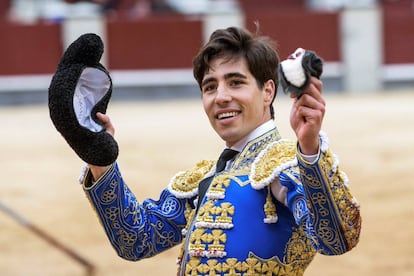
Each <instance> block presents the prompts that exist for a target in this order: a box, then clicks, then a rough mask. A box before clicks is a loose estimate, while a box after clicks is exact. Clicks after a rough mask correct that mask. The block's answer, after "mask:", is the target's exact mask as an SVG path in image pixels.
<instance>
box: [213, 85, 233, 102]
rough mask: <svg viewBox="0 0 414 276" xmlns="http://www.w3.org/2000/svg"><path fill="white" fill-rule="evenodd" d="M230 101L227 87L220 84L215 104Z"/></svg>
mask: <svg viewBox="0 0 414 276" xmlns="http://www.w3.org/2000/svg"><path fill="white" fill-rule="evenodd" d="M230 100H231V93H230V91H229V89H228V87H227V86H226V85H224V84H220V85H219V86H218V87H217V94H216V102H223V101H224V102H226V101H230Z"/></svg>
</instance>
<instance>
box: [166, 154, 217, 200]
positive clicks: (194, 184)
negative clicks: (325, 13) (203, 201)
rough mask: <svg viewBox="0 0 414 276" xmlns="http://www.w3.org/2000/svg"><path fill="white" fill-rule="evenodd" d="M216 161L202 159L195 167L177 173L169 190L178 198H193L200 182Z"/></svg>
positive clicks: (169, 185)
mask: <svg viewBox="0 0 414 276" xmlns="http://www.w3.org/2000/svg"><path fill="white" fill-rule="evenodd" d="M215 162H216V161H214V160H202V161H200V162H198V163H197V164H196V165H195V166H194V167H193V168H191V169H189V170H187V171H182V172H179V173H177V174H176V175H175V176H173V177H172V178H171V180H170V183H169V184H168V190H169V191H170V192H171V193H172V194H174V195H175V196H176V197H178V198H191V197H194V196H196V195H197V194H198V184H199V183H200V181H201V180H202V179H203V178H204V177H205V175H206V174H208V173H209V172H210V171H211V170H212V167H213V165H214V164H215Z"/></svg>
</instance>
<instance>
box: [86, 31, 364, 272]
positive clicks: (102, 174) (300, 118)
mask: <svg viewBox="0 0 414 276" xmlns="http://www.w3.org/2000/svg"><path fill="white" fill-rule="evenodd" d="M193 65H194V77H195V79H196V80H197V82H198V84H199V86H200V89H201V94H202V102H203V107H204V110H205V112H206V115H207V117H208V119H209V121H210V123H211V125H212V127H213V129H214V130H215V131H216V132H217V134H218V135H219V136H220V137H221V138H222V139H223V141H224V142H225V146H226V148H228V149H232V150H235V153H233V154H235V155H233V156H230V157H228V159H230V160H228V161H225V165H224V166H223V168H219V165H217V166H216V163H217V161H216V160H214V161H206V160H203V161H200V162H199V163H198V164H196V165H195V167H194V168H192V169H190V170H187V171H185V172H182V173H178V174H177V175H175V176H174V177H173V178H172V179H171V182H170V183H169V185H168V187H166V188H165V189H164V190H163V191H162V192H161V195H160V198H159V200H157V201H154V200H150V199H147V200H145V201H143V202H142V203H141V204H140V203H138V201H137V199H136V198H135V196H134V195H133V193H132V191H131V190H130V189H129V188H128V186H127V185H126V184H125V182H124V180H123V179H122V177H121V173H120V169H119V167H118V165H117V163H116V162H115V163H114V164H112V165H109V166H94V165H89V169H88V170H87V172H86V174H85V175H84V176H83V179H82V183H83V185H84V189H85V192H86V193H87V195H88V198H89V199H90V202H91V204H92V206H93V207H94V209H95V210H96V212H97V214H98V217H99V219H100V220H101V222H102V225H103V227H104V229H105V231H106V234H107V236H108V238H109V240H110V242H111V244H112V245H113V247H114V248H115V250H116V251H117V253H118V254H119V255H120V256H121V257H123V258H125V259H128V260H139V259H142V258H147V257H151V256H153V255H156V254H157V253H159V252H161V251H163V250H166V249H169V248H171V247H173V246H175V245H177V244H180V243H181V244H182V250H181V254H180V256H179V271H178V273H179V275H303V273H304V271H305V269H306V267H307V266H308V265H309V263H310V262H311V261H312V259H313V257H314V255H315V254H316V253H317V252H319V253H321V254H326V255H339V254H343V253H345V252H347V251H349V250H350V249H352V248H353V247H354V246H356V244H357V243H358V240H359V233H360V226H361V219H360V213H359V206H358V203H357V202H356V200H355V199H354V198H353V197H352V195H351V194H350V192H349V189H348V186H347V177H346V175H345V174H344V173H343V172H342V171H341V170H340V169H339V167H338V162H337V160H336V157H335V156H334V155H333V154H332V153H331V151H330V150H329V147H328V143H327V138H326V136H325V135H324V134H323V133H322V132H321V126H322V121H323V117H324V113H325V100H324V99H323V97H322V82H321V81H320V80H318V79H317V78H315V77H312V78H311V79H310V84H309V86H307V88H306V89H305V91H304V93H303V95H301V96H300V97H297V98H294V99H293V106H292V110H291V115H290V122H291V126H292V128H293V130H294V132H295V134H296V137H297V141H287V140H284V139H281V137H280V135H279V133H278V130H277V128H276V127H275V125H274V122H273V120H272V119H273V117H274V112H273V107H272V103H273V101H274V98H275V95H276V91H277V86H278V69H277V68H278V66H279V58H278V56H277V53H276V52H275V50H274V49H273V47H272V43H271V41H270V40H269V39H268V38H265V37H260V36H254V35H252V34H251V33H249V32H248V31H247V30H244V29H241V28H233V27H232V28H227V29H222V30H217V31H216V32H214V33H213V34H212V35H211V37H210V40H209V41H208V42H207V44H206V45H205V46H204V47H203V48H202V49H201V50H200V52H199V53H198V55H197V56H196V57H195V58H194V61H193ZM97 116H98V118H99V119H100V121H101V122H102V123H103V125H104V126H105V128H106V130H107V132H109V133H110V134H112V135H113V134H114V127H113V125H112V124H111V122H110V119H109V117H108V116H107V115H104V114H102V113H98V114H97ZM219 163H221V161H219Z"/></svg>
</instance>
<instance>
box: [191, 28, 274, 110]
mask: <svg viewBox="0 0 414 276" xmlns="http://www.w3.org/2000/svg"><path fill="white" fill-rule="evenodd" d="M243 57H244V58H245V60H246V62H247V66H248V68H249V70H250V73H251V74H252V75H253V76H254V78H255V79H256V82H257V86H258V87H259V88H260V89H261V88H263V85H264V83H265V82H266V81H268V80H270V79H271V80H273V81H274V83H275V97H276V92H277V87H278V85H279V75H278V66H279V56H278V54H277V52H276V50H275V48H274V42H273V41H272V40H271V39H270V38H269V37H266V36H259V35H253V34H252V33H250V32H249V31H248V30H246V29H243V28H238V27H230V28H227V29H218V30H216V31H214V32H213V33H212V34H211V36H210V39H209V41H208V42H207V43H206V45H204V47H202V48H201V49H200V51H199V52H198V54H197V55H196V56H195V57H194V59H193V74H194V78H195V79H196V81H197V83H198V85H199V86H200V88H201V82H202V81H203V78H204V75H205V73H206V72H207V71H208V70H210V63H211V62H212V61H213V60H214V59H216V58H225V59H228V60H232V59H238V58H243ZM275 97H274V98H275ZM274 98H273V99H272V103H271V104H270V114H271V117H272V118H274V110H273V106H272V104H273V101H274Z"/></svg>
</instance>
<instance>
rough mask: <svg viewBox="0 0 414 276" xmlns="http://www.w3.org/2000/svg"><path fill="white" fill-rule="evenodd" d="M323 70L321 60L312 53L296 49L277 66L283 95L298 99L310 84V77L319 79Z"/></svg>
mask: <svg viewBox="0 0 414 276" xmlns="http://www.w3.org/2000/svg"><path fill="white" fill-rule="evenodd" d="M322 70H323V61H322V59H321V58H320V57H319V56H318V55H317V54H316V53H315V52H313V51H310V50H304V49H302V48H298V49H296V51H295V52H294V53H293V54H291V55H290V56H289V57H288V58H287V59H286V60H284V61H282V62H281V63H280V65H279V78H280V84H281V85H282V88H283V91H284V92H285V94H288V93H292V94H293V95H294V96H295V97H300V96H301V95H302V93H303V91H304V90H305V89H306V87H307V86H308V85H309V83H310V77H311V76H313V77H317V78H320V77H321V75H322Z"/></svg>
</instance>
